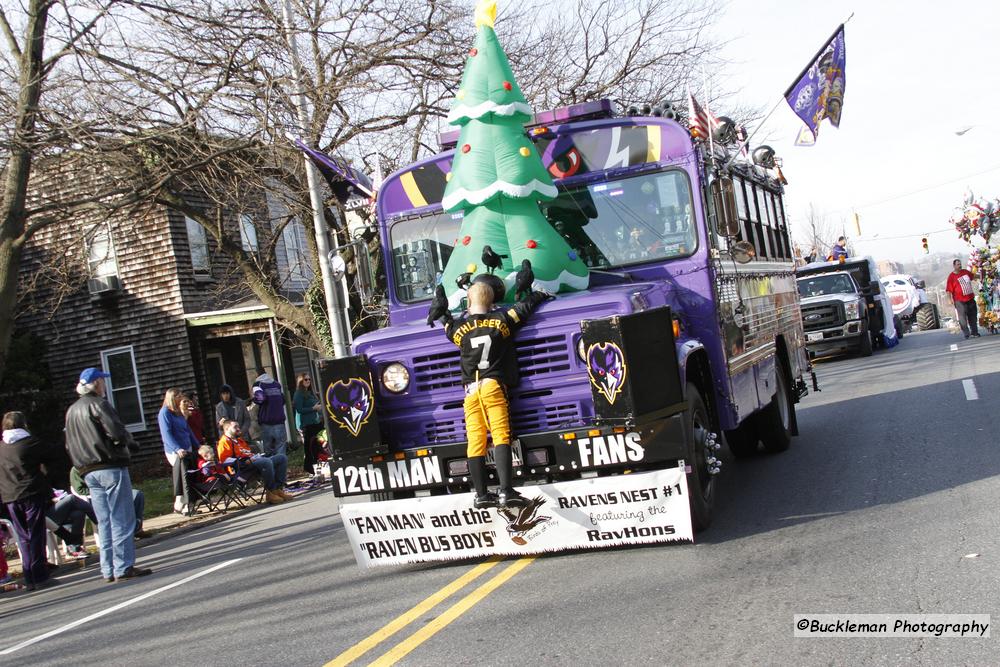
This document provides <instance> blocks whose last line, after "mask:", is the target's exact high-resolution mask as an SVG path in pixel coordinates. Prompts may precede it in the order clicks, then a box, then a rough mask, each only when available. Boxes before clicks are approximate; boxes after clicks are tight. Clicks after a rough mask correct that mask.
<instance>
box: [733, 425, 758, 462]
mask: <svg viewBox="0 0 1000 667" xmlns="http://www.w3.org/2000/svg"><path fill="white" fill-rule="evenodd" d="M752 421H753V420H752V419H748V420H747V421H746V422H744V423H742V424H740V425H739V427H738V428H735V429H733V430H732V431H726V444H727V445H729V451H730V452H732V454H733V456H735V457H736V458H738V459H745V458H748V457H751V456H753V455H755V454H756V453H757V445H758V444H759V443H760V438H759V437H757V431H756V429H754V427H753V423H752Z"/></svg>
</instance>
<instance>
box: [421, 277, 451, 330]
mask: <svg viewBox="0 0 1000 667" xmlns="http://www.w3.org/2000/svg"><path fill="white" fill-rule="evenodd" d="M442 317H443V318H444V321H445V323H446V324H447V323H448V322H451V311H449V310H448V295H447V294H445V293H444V285H441V284H438V286H437V288H435V290H434V299H433V300H432V301H431V307H430V309H429V310H428V311H427V326H429V327H431V328H434V322H435V321H436V320H439V319H441V318H442Z"/></svg>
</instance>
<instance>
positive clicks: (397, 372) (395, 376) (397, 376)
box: [382, 361, 410, 394]
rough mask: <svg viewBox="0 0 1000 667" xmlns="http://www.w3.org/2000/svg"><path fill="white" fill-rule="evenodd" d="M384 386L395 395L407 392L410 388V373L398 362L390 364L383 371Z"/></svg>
mask: <svg viewBox="0 0 1000 667" xmlns="http://www.w3.org/2000/svg"><path fill="white" fill-rule="evenodd" d="M382 386H383V387H385V388H386V389H388V390H389V391H391V392H392V393H394V394H400V393H402V392H404V391H406V388H407V387H409V386H410V371H408V370H406V366H404V365H403V364H401V363H399V362H398V361H397V362H393V363H391V364H389V365H388V366H386V367H385V368H383V369H382Z"/></svg>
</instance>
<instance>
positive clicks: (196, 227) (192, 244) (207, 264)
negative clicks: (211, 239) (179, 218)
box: [184, 215, 212, 275]
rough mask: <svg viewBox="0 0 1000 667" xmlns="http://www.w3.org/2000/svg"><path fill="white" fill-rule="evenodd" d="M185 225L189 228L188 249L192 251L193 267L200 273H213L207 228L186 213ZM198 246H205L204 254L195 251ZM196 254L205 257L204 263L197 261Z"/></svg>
mask: <svg viewBox="0 0 1000 667" xmlns="http://www.w3.org/2000/svg"><path fill="white" fill-rule="evenodd" d="M184 225H185V227H186V228H187V237H188V249H189V250H190V252H191V268H192V269H194V272H195V273H198V274H205V275H207V274H209V273H211V272H212V256H211V255H210V254H209V252H208V235H207V234H206V233H205V228H204V227H202V226H201V224H200V223H199V222H198V221H197V220H194V219H193V218H189V217H188V216H186V215H185V216H184ZM196 237H197V238H196ZM197 246H200V247H201V248H204V251H203V253H204V254H203V255H202V254H200V253H196V252H195V248H196V247H197ZM196 256H198V257H202V256H203V257H204V258H205V260H204V265H202V264H201V262H200V261H197V262H196V261H195V257H196Z"/></svg>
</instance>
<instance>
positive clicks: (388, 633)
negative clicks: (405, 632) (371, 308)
mask: <svg viewBox="0 0 1000 667" xmlns="http://www.w3.org/2000/svg"><path fill="white" fill-rule="evenodd" d="M534 560H535V557H531V558H520V559H518V560H515V561H513V562H512V563H511V564H510V565H508V566H507V567H505V568H504V569H503V570H501V571H500V572H498V573H497V574H495V575H494V576H493V577H492V578H491V579H489V580H488V581H486V582H485V583H483V584H481V585H480V586H479V587H478V588H476V589H475V590H474V591H472V592H471V593H469V594H468V595H466V596H465V597H463V598H462V599H461V600H459V601H458V602H456V603H455V604H453V605H452V606H451V607H449V608H448V609H446V610H445V611H444V612H443V613H442V614H440V615H439V616H438V617H437V618H435V619H434V620H433V621H431V622H430V623H427V624H426V625H424V626H423V627H422V628H420V629H419V630H417V631H416V632H414V633H413V634H412V635H410V636H409V637H407V638H406V639H404V640H403V641H401V642H399V643H398V644H396V645H395V646H393V647H392V648H391V649H389V650H388V651H386V652H385V653H383V654H382V655H381V656H379V657H378V658H377V659H376V660H375V661H374V662H372V663H371V664H372V665H378V666H379V667H387V666H388V665H393V664H395V663H396V662H398V661H399V660H401V659H402V658H404V657H405V656H406V655H408V654H409V653H410V652H411V651H413V650H414V649H415V648H417V647H418V646H420V645H421V644H423V643H424V642H425V641H427V640H428V639H430V638H431V637H433V636H434V635H436V634H437V633H438V632H439V631H440V630H442V629H444V628H445V627H447V626H448V624H449V623H451V622H452V621H454V620H455V619H456V618H458V617H459V616H461V615H462V614H464V613H465V612H467V611H468V610H469V609H471V608H472V607H473V606H475V605H476V603H478V602H480V601H482V600H483V598H485V597H486V596H487V595H489V594H490V593H492V592H493V591H494V590H496V589H497V588H499V587H500V586H501V585H503V583H504V582H506V581H507V580H508V579H510V578H511V577H513V576H514V575H515V574H517V573H518V572H520V571H521V570H523V569H524V568H526V567H528V566H529V565H531V563H532V562H534ZM501 562H502V558H500V557H496V558H492V559H490V560H488V561H486V562H484V563H480V564H479V565H477V566H475V567H474V568H472V569H471V570H469V571H468V572H466V573H465V574H463V575H462V576H461V577H459V578H458V579H456V580H454V581H452V582H451V583H450V584H448V585H447V586H445V587H443V588H441V589H440V590H439V591H437V592H436V593H434V594H433V595H430V596H429V597H427V598H424V599H423V600H421V601H420V602H419V603H418V604H417V605H416V606H414V607H413V608H412V609H410V610H409V611H407V612H405V613H403V614H401V615H399V616H397V617H396V618H394V619H393V620H392V621H390V622H389V623H387V624H386V625H385V626H383V627H382V628H380V629H379V630H377V631H375V632H373V633H372V634H370V635H369V636H368V637H366V638H365V639H363V640H361V641H360V642H358V643H357V644H355V645H354V646H352V647H351V648H349V649H347V650H346V651H344V652H343V653H341V654H340V655H338V656H337V657H336V658H334V659H333V660H331V661H330V662H328V663H326V667H342V666H344V665H349V664H351V663H352V662H354V661H355V660H357V659H358V658H360V657H361V656H363V655H364V654H365V653H367V652H368V651H370V650H372V649H373V648H375V647H376V646H378V645H379V644H381V643H382V642H384V641H385V640H386V639H388V638H389V637H392V636H393V635H394V634H396V633H397V632H399V631H400V630H402V629H403V628H405V627H406V626H408V625H410V624H411V623H413V622H414V621H415V620H417V619H418V618H420V617H421V616H423V615H424V614H426V613H427V612H428V611H430V610H431V609H433V608H434V607H436V606H438V605H439V604H440V603H441V602H443V601H445V600H447V599H448V598H449V597H451V596H452V595H454V594H455V593H457V592H458V591H460V590H462V589H463V588H465V587H466V586H467V585H468V584H470V583H471V582H473V581H475V580H476V579H478V578H479V577H481V576H482V575H484V574H486V573H487V572H489V571H490V570H491V569H492V568H494V567H495V566H496V565H498V564H500V563H501Z"/></svg>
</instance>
